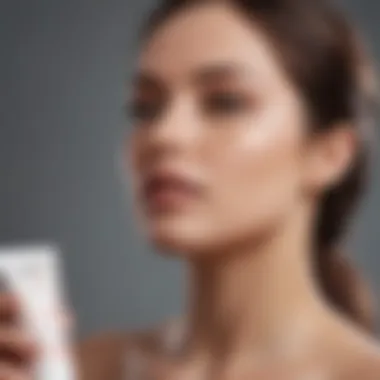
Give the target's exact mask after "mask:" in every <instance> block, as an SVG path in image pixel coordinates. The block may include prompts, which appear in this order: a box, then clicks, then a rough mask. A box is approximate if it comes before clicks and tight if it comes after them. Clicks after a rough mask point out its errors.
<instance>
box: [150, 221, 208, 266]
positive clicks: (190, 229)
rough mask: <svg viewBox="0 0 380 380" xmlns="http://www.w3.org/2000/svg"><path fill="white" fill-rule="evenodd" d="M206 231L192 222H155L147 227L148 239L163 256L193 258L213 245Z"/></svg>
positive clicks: (202, 226) (205, 228) (204, 227)
mask: <svg viewBox="0 0 380 380" xmlns="http://www.w3.org/2000/svg"><path fill="white" fill-rule="evenodd" d="M207 231H208V229H207V227H206V226H204V224H203V225H202V223H196V222H194V221H192V222H190V221H184V220H182V221H179V220H177V221H168V220H166V221H163V220H161V221H155V222H153V223H150V224H149V226H148V238H149V240H150V241H151V242H152V244H153V245H154V246H155V248H157V249H158V250H159V251H160V252H162V253H163V254H164V255H168V256H174V257H182V258H187V259H191V258H195V257H199V256H200V255H202V256H203V255H204V254H205V252H207V251H208V250H209V249H210V246H211V245H213V244H212V242H211V241H210V235H209V234H208V233H207Z"/></svg>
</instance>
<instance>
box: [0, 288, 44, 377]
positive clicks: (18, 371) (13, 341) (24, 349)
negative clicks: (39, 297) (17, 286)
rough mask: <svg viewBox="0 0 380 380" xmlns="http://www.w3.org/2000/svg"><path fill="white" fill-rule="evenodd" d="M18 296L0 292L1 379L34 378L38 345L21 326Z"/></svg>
mask: <svg viewBox="0 0 380 380" xmlns="http://www.w3.org/2000/svg"><path fill="white" fill-rule="evenodd" d="M20 314H21V311H20V305H19V303H18V300H17V297H15V296H14V295H13V294H10V293H4V292H3V293H1V292H0V380H32V378H33V375H32V371H31V369H32V367H33V364H34V363H35V361H36V360H37V357H38V345H37V342H34V341H33V339H32V338H31V337H30V336H29V335H28V333H27V332H26V331H24V330H23V329H22V328H21V327H20V323H19V322H20Z"/></svg>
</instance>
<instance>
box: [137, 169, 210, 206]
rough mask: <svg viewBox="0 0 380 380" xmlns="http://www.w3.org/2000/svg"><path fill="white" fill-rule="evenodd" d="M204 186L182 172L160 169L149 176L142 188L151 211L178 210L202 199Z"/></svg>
mask: <svg viewBox="0 0 380 380" xmlns="http://www.w3.org/2000/svg"><path fill="white" fill-rule="evenodd" d="M202 191H203V186H202V185H201V184H200V183H199V181H196V180H194V179H193V178H191V177H190V176H189V175H185V174H184V173H182V172H180V171H175V170H170V169H160V170H155V171H153V172H152V173H151V174H150V175H148V176H147V177H146V178H145V180H144V182H143V186H142V195H143V199H144V201H145V202H146V203H147V205H148V207H149V208H150V209H154V210H157V209H159V210H167V209H173V208H174V209H177V208H178V207H181V206H183V205H184V204H185V203H186V202H188V201H189V200H191V199H195V198H198V197H200V195H201V194H202Z"/></svg>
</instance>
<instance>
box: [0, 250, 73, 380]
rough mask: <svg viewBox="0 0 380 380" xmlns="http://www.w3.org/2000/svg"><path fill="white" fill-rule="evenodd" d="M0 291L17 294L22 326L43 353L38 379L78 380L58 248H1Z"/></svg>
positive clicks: (37, 373) (38, 366) (39, 361)
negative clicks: (66, 325)
mask: <svg viewBox="0 0 380 380" xmlns="http://www.w3.org/2000/svg"><path fill="white" fill-rule="evenodd" d="M0 284H1V285H0V287H1V289H0V291H2V292H4V291H6V292H10V293H12V294H14V296H15V297H17V299H18V301H19V304H20V308H21V311H20V313H21V315H20V321H21V323H22V325H23V326H22V327H23V328H25V329H26V331H27V333H30V335H31V336H32V337H33V339H35V342H36V343H37V345H38V346H39V350H40V356H39V359H38V360H37V362H36V363H35V367H34V368H33V371H35V377H33V378H35V379H36V380H53V379H54V380H75V379H76V376H75V369H74V361H73V358H72V356H71V352H70V337H69V336H68V335H69V334H68V331H66V328H65V324H64V318H63V313H62V312H63V310H64V305H65V304H66V303H65V296H64V289H63V279H62V265H61V262H60V254H59V250H58V249H57V247H55V246H53V245H32V246H12V247H0Z"/></svg>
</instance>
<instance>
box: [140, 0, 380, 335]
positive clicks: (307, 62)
mask: <svg viewBox="0 0 380 380" xmlns="http://www.w3.org/2000/svg"><path fill="white" fill-rule="evenodd" d="M206 2H207V1H205V0H203V1H199V0H198V1H197V0H166V1H162V2H161V4H160V5H159V7H158V8H157V9H156V11H155V12H153V14H152V15H151V19H150V20H149V22H148V24H147V25H146V29H145V30H144V32H145V33H144V35H143V37H145V38H149V37H150V35H151V33H153V32H154V30H155V29H156V28H157V27H159V26H160V25H161V24H162V23H163V22H165V20H167V18H169V17H170V16H171V15H173V14H174V13H176V12H177V11H179V10H183V9H184V8H185V7H190V6H194V5H197V4H204V3H206ZM209 2H210V1H209ZM214 2H216V1H215V0H214ZM221 2H223V3H228V4H231V5H232V6H233V7H234V8H236V9H237V10H239V11H241V12H242V14H243V15H245V17H247V18H250V19H251V20H252V21H253V22H255V24H256V25H258V26H260V27H261V28H262V29H263V30H264V31H265V33H266V35H267V36H268V37H269V38H270V41H271V43H272V44H273V47H274V48H275V51H276V53H277V54H278V56H279V58H280V59H281V62H282V63H283V66H284V68H285V69H286V72H287V74H288V75H289V77H290V78H291V79H292V81H293V83H295V84H296V86H297V88H298V89H299V91H300V93H301V94H302V95H303V97H304V100H305V101H306V104H307V105H308V108H309V111H310V115H311V123H310V126H311V128H312V130H311V132H312V133H315V134H319V133H323V132H329V131H331V130H332V129H333V128H334V127H335V126H337V125H338V123H341V122H344V123H347V124H348V125H350V126H352V128H354V130H355V132H356V134H357V137H358V140H359V147H358V150H357V154H356V157H355V159H354V162H353V163H352V165H351V167H350V169H349V171H348V172H347V173H346V175H345V177H344V179H343V180H342V181H341V183H339V184H338V185H337V186H336V187H335V188H333V189H329V190H328V191H326V193H325V194H324V195H323V199H322V201H321V205H320V212H319V215H318V220H317V221H316V223H317V224H316V230H315V246H316V254H315V262H316V265H315V268H316V276H317V279H318V281H319V283H320V285H321V288H322V290H323V292H324V294H325V296H326V297H327V299H328V300H329V301H330V302H331V304H332V305H333V306H335V307H336V308H337V309H339V310H341V311H342V312H343V313H345V314H346V315H347V316H349V317H350V318H351V319H352V320H354V321H356V322H357V323H358V324H360V325H361V326H364V327H366V328H368V329H372V327H373V313H372V307H371V301H370V296H369V292H368V291H367V288H366V287H365V285H364V284H363V282H362V281H361V279H360V277H359V276H358V275H357V274H356V271H355V270H354V268H353V266H352V265H351V264H350V262H349V260H348V258H347V257H346V256H343V255H342V254H341V253H340V251H339V250H337V247H338V246H339V244H340V243H341V241H342V238H343V237H344V233H345V232H346V230H347V227H348V222H349V221H350V219H351V216H352V213H353V211H354V210H355V208H356V206H357V203H358V201H359V200H360V198H361V195H362V192H363V190H364V188H365V185H366V182H367V176H368V170H367V169H368V164H369V157H368V153H369V147H368V146H367V143H368V130H369V128H370V123H368V121H370V120H371V115H372V112H373V105H374V99H375V98H374V91H373V90H372V84H373V83H374V78H373V77H371V75H370V74H371V68H370V65H369V60H368V58H367V57H366V55H365V54H364V52H363V46H362V45H361V44H360V43H359V41H358V38H357V35H356V32H355V31H354V29H353V28H352V27H351V25H350V23H349V22H348V21H347V20H346V18H345V17H344V15H343V14H342V13H341V12H339V11H337V10H336V9H335V7H333V6H332V4H330V3H329V2H328V1H327V0H226V1H221Z"/></svg>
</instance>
